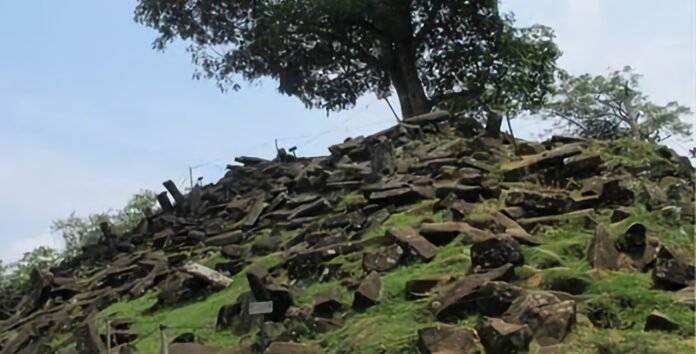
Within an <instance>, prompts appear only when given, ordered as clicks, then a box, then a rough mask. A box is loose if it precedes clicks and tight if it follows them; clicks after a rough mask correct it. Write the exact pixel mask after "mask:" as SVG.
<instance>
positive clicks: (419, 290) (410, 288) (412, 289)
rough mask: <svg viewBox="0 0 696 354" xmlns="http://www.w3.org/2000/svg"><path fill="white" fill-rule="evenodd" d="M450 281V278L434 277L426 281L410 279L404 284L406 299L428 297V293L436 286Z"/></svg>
mask: <svg viewBox="0 0 696 354" xmlns="http://www.w3.org/2000/svg"><path fill="white" fill-rule="evenodd" d="M449 280H451V278H450V277H434V278H426V279H411V280H409V281H407V282H406V285H405V288H406V289H405V290H406V298H407V299H409V300H417V299H422V298H426V297H428V293H430V291H431V290H433V289H434V288H435V287H436V286H437V285H438V284H441V283H444V282H447V281H449Z"/></svg>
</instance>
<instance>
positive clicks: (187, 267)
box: [181, 262, 232, 289]
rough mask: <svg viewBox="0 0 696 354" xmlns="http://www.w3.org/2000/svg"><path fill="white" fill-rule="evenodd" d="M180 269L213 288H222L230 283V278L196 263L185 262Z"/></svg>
mask: <svg viewBox="0 0 696 354" xmlns="http://www.w3.org/2000/svg"><path fill="white" fill-rule="evenodd" d="M181 270H182V271H184V272H186V273H188V274H191V275H193V276H194V277H196V278H198V279H201V280H203V281H204V282H206V283H208V284H209V285H210V286H211V287H213V288H214V289H224V288H226V287H228V286H229V285H230V284H232V279H230V278H228V277H226V276H224V275H222V274H220V273H218V272H216V271H214V270H212V269H210V268H208V267H206V266H203V265H200V264H198V263H193V262H188V263H185V264H184V265H183V266H182V267H181Z"/></svg>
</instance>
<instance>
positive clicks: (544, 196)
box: [505, 188, 573, 214]
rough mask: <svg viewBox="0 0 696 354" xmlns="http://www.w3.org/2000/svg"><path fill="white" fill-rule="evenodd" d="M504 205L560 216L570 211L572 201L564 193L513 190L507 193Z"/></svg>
mask: <svg viewBox="0 0 696 354" xmlns="http://www.w3.org/2000/svg"><path fill="white" fill-rule="evenodd" d="M505 204H506V205H511V206H521V207H523V208H527V209H529V210H539V211H542V212H547V213H553V214H561V213H565V212H567V211H570V209H571V208H572V206H573V201H572V200H571V199H570V198H569V197H568V195H567V194H565V193H558V192H539V191H532V190H526V189H518V188H515V189H511V190H509V191H508V193H507V197H506V198H505Z"/></svg>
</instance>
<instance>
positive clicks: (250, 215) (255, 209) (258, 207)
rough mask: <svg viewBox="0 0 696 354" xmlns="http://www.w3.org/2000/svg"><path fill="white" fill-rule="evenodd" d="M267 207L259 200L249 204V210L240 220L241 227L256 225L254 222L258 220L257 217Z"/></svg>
mask: <svg viewBox="0 0 696 354" xmlns="http://www.w3.org/2000/svg"><path fill="white" fill-rule="evenodd" d="M267 206H268V204H267V203H266V202H265V201H264V200H263V199H261V198H259V199H256V200H254V202H253V203H252V204H251V208H249V210H248V212H247V215H246V216H245V217H244V219H242V221H241V225H242V226H243V227H246V228H249V227H253V226H254V225H256V222H257V221H258V220H259V216H261V213H262V212H263V210H264V209H265V208H266V207H267Z"/></svg>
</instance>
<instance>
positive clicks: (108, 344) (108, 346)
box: [106, 320, 111, 354]
mask: <svg viewBox="0 0 696 354" xmlns="http://www.w3.org/2000/svg"><path fill="white" fill-rule="evenodd" d="M106 352H107V353H108V354H111V320H106Z"/></svg>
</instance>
